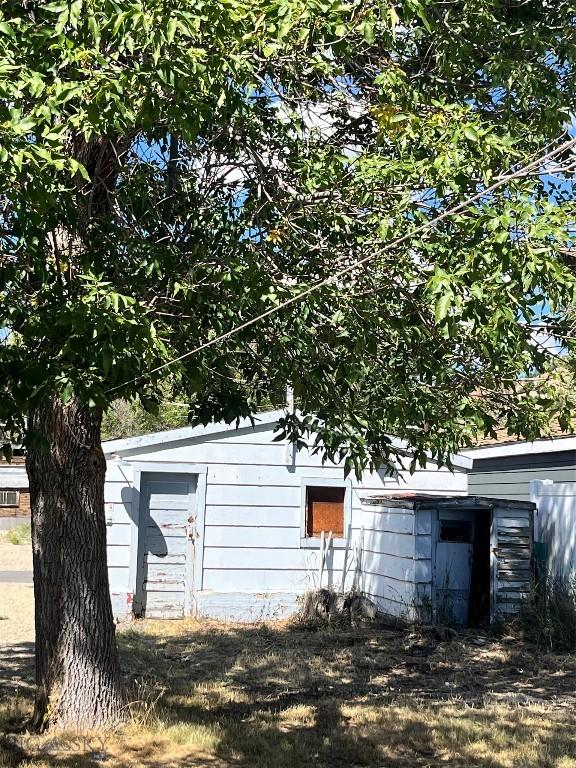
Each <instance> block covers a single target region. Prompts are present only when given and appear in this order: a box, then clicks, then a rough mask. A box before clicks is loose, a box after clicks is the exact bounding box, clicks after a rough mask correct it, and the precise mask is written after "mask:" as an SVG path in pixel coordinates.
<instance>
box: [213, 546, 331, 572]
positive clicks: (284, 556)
mask: <svg viewBox="0 0 576 768" xmlns="http://www.w3.org/2000/svg"><path fill="white" fill-rule="evenodd" d="M318 557H319V552H318V550H316V549H278V548H276V547H272V548H269V549H256V548H254V547H225V548H224V547H205V550H204V567H205V568H218V569H223V570H226V569H242V568H245V569H261V570H268V569H274V568H278V569H285V570H304V571H305V570H307V569H310V570H314V571H316V568H317V566H318ZM343 564H344V550H343V549H337V550H332V551H331V552H330V553H329V560H328V564H327V568H331V569H333V570H341V569H342V567H343Z"/></svg>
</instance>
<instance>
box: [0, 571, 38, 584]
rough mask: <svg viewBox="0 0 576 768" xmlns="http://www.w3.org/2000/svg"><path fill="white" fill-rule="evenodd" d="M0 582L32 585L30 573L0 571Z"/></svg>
mask: <svg viewBox="0 0 576 768" xmlns="http://www.w3.org/2000/svg"><path fill="white" fill-rule="evenodd" d="M0 582H4V583H8V584H32V571H0Z"/></svg>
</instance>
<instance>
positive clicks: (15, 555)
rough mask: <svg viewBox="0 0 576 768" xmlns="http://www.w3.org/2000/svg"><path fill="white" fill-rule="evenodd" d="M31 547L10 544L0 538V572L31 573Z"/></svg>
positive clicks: (28, 545) (29, 545) (28, 544)
mask: <svg viewBox="0 0 576 768" xmlns="http://www.w3.org/2000/svg"><path fill="white" fill-rule="evenodd" d="M31 570H32V545H31V544H30V543H29V542H28V543H27V544H10V543H8V542H7V541H2V538H0V571H31Z"/></svg>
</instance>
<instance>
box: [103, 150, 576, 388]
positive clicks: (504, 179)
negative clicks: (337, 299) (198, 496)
mask: <svg viewBox="0 0 576 768" xmlns="http://www.w3.org/2000/svg"><path fill="white" fill-rule="evenodd" d="M575 144H576V137H575V138H572V139H569V140H568V141H565V142H563V143H562V144H560V146H558V147H556V149H553V150H551V151H550V152H546V153H545V154H543V155H540V156H538V157H536V158H535V159H534V160H531V161H530V162H529V163H527V164H525V165H523V166H521V167H520V168H518V169H517V170H516V171H513V172H511V173H508V174H507V175H505V176H500V177H499V178H498V180H497V181H495V182H494V183H493V184H491V185H490V186H489V187H486V189H483V190H481V191H480V192H477V193H475V194H474V195H471V196H470V197H468V198H466V200H463V201H462V202H461V203H458V205H455V206H454V207H452V208H449V209H447V210H446V211H444V212H443V213H440V214H439V215H438V216H435V217H434V218H432V219H429V220H428V221H426V222H424V224H421V225H420V226H418V227H416V229H414V230H412V231H411V232H407V233H406V234H405V235H402V236H401V237H398V238H396V239H395V240H392V241H391V242H389V243H388V244H387V245H385V246H384V247H383V248H381V249H380V251H379V253H387V252H388V251H390V250H391V249H392V248H395V247H396V246H398V245H401V244H402V243H405V242H406V241H407V240H410V239H412V238H413V237H414V236H415V235H419V234H420V233H421V232H425V231H426V230H428V229H432V228H433V227H435V226H436V225H437V224H439V223H440V222H441V221H444V219H447V218H449V217H450V216H454V214H456V213H459V212H460V211H462V210H464V209H466V208H468V206H470V205H472V204H473V203H475V202H476V201H478V200H480V199H481V198H483V197H485V196H486V195H489V194H490V193H492V192H494V191H495V190H497V189H499V188H500V187H502V186H504V184H506V183H508V182H509V181H513V180H514V179H517V178H521V177H522V176H524V175H525V174H526V172H527V171H530V170H533V169H534V168H537V167H539V166H541V165H542V164H543V163H546V162H547V161H548V160H551V159H552V158H553V157H555V156H556V155H558V154H561V153H562V152H565V151H566V150H568V149H570V148H571V147H573V146H574V145H575ZM548 146H550V145H548ZM373 258H374V253H373V252H371V253H369V254H368V255H367V256H364V257H363V258H361V259H357V260H356V261H354V263H352V264H349V265H348V266H347V267H344V268H343V269H340V270H338V271H337V272H333V273H332V274H331V275H329V276H328V277H326V278H324V279H323V280H319V281H318V282H317V283H314V284H313V285H311V286H309V287H308V288H306V289H305V290H303V291H301V292H300V293H298V294H296V295H295V296H292V297H290V298H289V299H286V301H283V302H282V303H281V304H277V305H276V306H274V307H272V308H271V309H268V310H266V312H262V314H260V315H257V316H256V317H253V318H252V319H251V320H246V322H244V323H241V324H240V325H237V326H235V327H234V328H232V329H231V330H229V331H226V333H223V334H221V335H220V336H217V337H216V338H214V339H210V341H206V342H204V344H200V345H199V346H198V347H195V348H194V349H191V350H189V351H188V352H184V353H183V354H182V355H179V356H178V357H175V358H173V359H172V360H168V361H167V362H166V363H162V365H158V366H156V368H152V369H151V370H149V371H147V372H146V373H141V374H140V375H139V376H136V377H134V378H133V379H129V380H128V381H125V382H124V383H123V384H118V385H117V386H115V387H112V388H111V389H108V390H107V394H108V393H110V392H115V391H116V390H118V389H122V388H123V387H126V386H128V385H129V384H134V383H135V382H137V381H140V379H143V378H144V377H145V376H151V375H152V374H154V373H158V372H159V371H162V370H164V368H169V367H170V366H172V365H175V364H176V363H179V362H181V361H182V360H186V359H187V358H189V357H192V355H196V354H198V352H202V351H203V350H204V349H208V348H209V347H213V346H214V345H215V344H219V343H220V342H221V341H224V340H225V339H229V338H230V337H231V336H235V335H236V334H237V333H240V332H241V331H244V330H245V329H246V328H250V327H251V326H252V325H256V323H259V322H260V321H261V320H264V319H265V318H267V317H270V316H271V315H274V314H276V313H277V312H280V311H281V310H283V309H285V308H286V307H289V306H291V305H292V304H296V303H297V302H299V301H301V300H302V299H303V298H305V297H306V296H309V295H310V294H311V293H314V291H317V290H319V289H320V288H324V287H325V286H326V285H330V283H333V282H334V281H335V280H338V279H339V278H341V277H343V276H344V275H347V274H349V273H350V272H353V271H354V270H355V269H357V268H358V267H360V266H362V265H363V264H367V263H368V262H369V261H371V260H372V259H373Z"/></svg>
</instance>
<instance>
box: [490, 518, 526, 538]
mask: <svg viewBox="0 0 576 768" xmlns="http://www.w3.org/2000/svg"><path fill="white" fill-rule="evenodd" d="M498 536H499V537H500V536H502V537H503V538H509V537H511V536H518V537H520V538H526V539H530V528H529V527H524V528H513V527H512V526H507V527H506V526H503V525H502V521H501V520H499V521H498Z"/></svg>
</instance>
